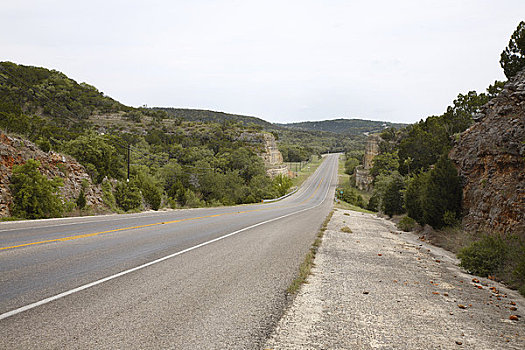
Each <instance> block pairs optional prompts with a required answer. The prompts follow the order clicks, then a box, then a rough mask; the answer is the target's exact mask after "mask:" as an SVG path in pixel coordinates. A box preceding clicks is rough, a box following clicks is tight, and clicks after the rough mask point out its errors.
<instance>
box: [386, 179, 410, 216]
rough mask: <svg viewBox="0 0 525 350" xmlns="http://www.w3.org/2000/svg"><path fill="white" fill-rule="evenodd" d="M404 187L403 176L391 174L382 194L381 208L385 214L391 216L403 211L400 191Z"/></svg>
mask: <svg viewBox="0 0 525 350" xmlns="http://www.w3.org/2000/svg"><path fill="white" fill-rule="evenodd" d="M404 188H405V182H404V180H403V177H401V175H399V174H394V175H392V179H391V180H390V182H389V183H388V186H387V187H386V191H385V193H384V195H383V201H382V208H381V209H382V210H383V212H384V213H385V214H387V215H388V216H390V217H392V216H393V215H396V214H402V213H404V212H405V209H404V208H403V194H402V192H401V191H403V189H404Z"/></svg>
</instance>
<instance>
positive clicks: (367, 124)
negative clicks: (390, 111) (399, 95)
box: [278, 118, 407, 136]
mask: <svg viewBox="0 0 525 350" xmlns="http://www.w3.org/2000/svg"><path fill="white" fill-rule="evenodd" d="M278 125H279V126H282V127H285V128H289V129H299V130H312V131H325V132H332V133H336V134H343V135H345V136H357V135H362V134H374V133H379V132H381V131H383V130H384V129H387V128H395V129H401V128H404V127H406V126H407V124H401V123H390V122H382V121H374V120H363V119H342V118H341V119H333V120H322V121H313V122H300V123H290V124H278Z"/></svg>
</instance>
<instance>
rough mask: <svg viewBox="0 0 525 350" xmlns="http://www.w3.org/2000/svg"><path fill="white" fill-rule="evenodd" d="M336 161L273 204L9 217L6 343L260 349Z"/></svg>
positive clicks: (3, 310)
mask: <svg viewBox="0 0 525 350" xmlns="http://www.w3.org/2000/svg"><path fill="white" fill-rule="evenodd" d="M337 159H338V157H337V155H328V156H326V157H325V160H324V161H323V163H322V164H321V165H320V167H319V168H318V169H317V171H316V172H315V173H314V174H313V175H312V176H311V177H310V178H309V179H308V180H307V181H306V182H305V183H304V185H303V186H302V187H301V188H300V190H299V191H297V192H296V193H295V194H294V195H292V196H290V197H288V198H286V199H283V200H281V201H278V202H274V203H265V204H255V205H244V206H235V207H219V208H204V209H188V210H173V211H164V212H146V213H140V214H126V215H107V216H96V217H81V218H64V219H52V220H39V221H24V222H5V223H1V224H0V348H6V349H13V348H15V349H16V348H20V349H29V348H38V349H56V348H66V349H70V348H97V349H123V348H126V349H147V348H172V349H223V348H228V349H258V348H260V347H261V346H262V345H263V344H264V341H265V340H266V337H267V336H268V335H269V333H270V332H271V331H272V329H273V327H274V326H275V324H276V322H277V321H278V320H279V318H280V316H281V314H282V312H283V308H284V306H285V305H286V302H287V297H286V288H287V287H288V286H289V285H290V283H291V281H292V280H293V278H294V277H295V276H296V275H297V271H298V268H299V265H300V263H301V262H302V260H303V258H304V256H305V254H306V253H307V251H308V249H309V247H310V245H311V244H312V242H313V240H314V237H315V235H316V233H317V231H318V230H319V227H320V225H321V223H322V221H323V220H324V218H325V217H326V215H327V214H328V212H329V211H330V209H331V207H332V203H333V194H334V188H335V186H336V182H337Z"/></svg>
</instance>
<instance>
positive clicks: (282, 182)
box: [273, 174, 293, 196]
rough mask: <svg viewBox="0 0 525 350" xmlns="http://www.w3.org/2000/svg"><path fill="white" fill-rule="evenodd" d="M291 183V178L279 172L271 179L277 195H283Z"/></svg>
mask: <svg viewBox="0 0 525 350" xmlns="http://www.w3.org/2000/svg"><path fill="white" fill-rule="evenodd" d="M292 184H293V183H292V179H290V178H289V177H288V176H286V175H282V174H279V175H277V176H276V177H275V178H274V179H273V187H274V188H275V190H276V191H277V192H278V193H279V196H284V195H285V194H286V193H287V192H288V190H289V189H290V187H292Z"/></svg>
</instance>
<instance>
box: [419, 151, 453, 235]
mask: <svg viewBox="0 0 525 350" xmlns="http://www.w3.org/2000/svg"><path fill="white" fill-rule="evenodd" d="M461 197H462V192H461V184H460V179H459V176H458V173H457V170H456V168H455V167H454V165H453V164H452V162H451V161H450V160H449V159H448V158H447V157H446V156H442V157H441V158H440V159H439V160H438V162H437V163H436V165H435V167H434V169H432V170H431V171H430V173H429V174H428V178H427V181H426V183H425V185H424V186H423V191H422V197H421V204H422V207H423V221H424V223H426V224H429V225H430V226H432V227H434V228H442V227H444V226H446V225H447V222H445V221H444V219H445V213H446V212H450V213H452V214H453V215H454V217H456V218H458V217H459V216H460V214H461ZM450 213H449V214H447V219H450V218H451V217H452V214H450Z"/></svg>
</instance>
